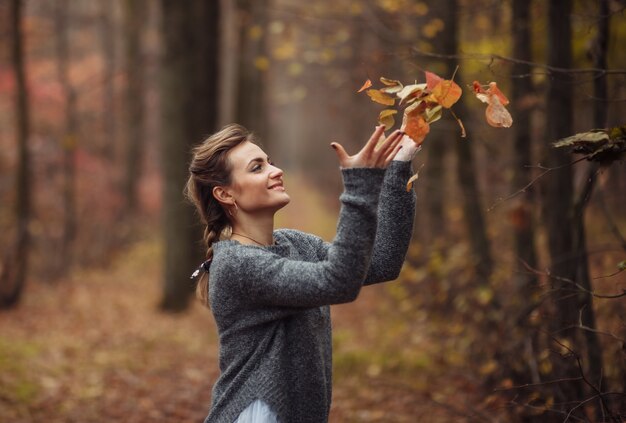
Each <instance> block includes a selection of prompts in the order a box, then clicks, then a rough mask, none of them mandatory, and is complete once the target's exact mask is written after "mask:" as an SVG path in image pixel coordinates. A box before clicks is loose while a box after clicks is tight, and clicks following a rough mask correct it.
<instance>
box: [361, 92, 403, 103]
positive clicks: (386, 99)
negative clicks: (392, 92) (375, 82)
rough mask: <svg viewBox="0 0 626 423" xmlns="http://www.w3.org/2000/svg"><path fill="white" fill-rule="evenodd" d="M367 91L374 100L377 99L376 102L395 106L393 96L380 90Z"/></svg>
mask: <svg viewBox="0 0 626 423" xmlns="http://www.w3.org/2000/svg"><path fill="white" fill-rule="evenodd" d="M366 93H367V95H369V96H370V98H371V99H372V101H375V102H376V103H379V104H384V105H385V106H393V105H394V104H395V103H396V101H395V100H394V99H393V97H391V96H389V95H388V94H385V93H383V92H381V91H380V90H375V89H369V90H367V91H366Z"/></svg>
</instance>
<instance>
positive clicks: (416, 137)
mask: <svg viewBox="0 0 626 423" xmlns="http://www.w3.org/2000/svg"><path fill="white" fill-rule="evenodd" d="M400 129H401V130H403V131H404V132H405V133H406V134H407V135H408V136H409V137H411V139H412V140H413V142H415V144H417V145H422V143H423V142H424V138H426V135H428V133H429V132H430V125H429V124H428V122H426V120H425V119H424V117H423V116H422V113H419V112H418V111H414V112H410V113H406V114H405V115H404V119H403V120H402V127H401V128H400Z"/></svg>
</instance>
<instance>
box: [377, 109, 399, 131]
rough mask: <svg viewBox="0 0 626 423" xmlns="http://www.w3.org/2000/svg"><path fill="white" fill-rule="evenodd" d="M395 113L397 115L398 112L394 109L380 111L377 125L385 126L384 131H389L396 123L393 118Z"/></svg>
mask: <svg viewBox="0 0 626 423" xmlns="http://www.w3.org/2000/svg"><path fill="white" fill-rule="evenodd" d="M396 113H398V111H397V110H394V109H385V110H383V111H381V112H380V114H379V115H378V123H380V124H381V125H385V129H390V128H391V127H393V125H395V123H396V121H395V119H394V118H393V115H395V114H396Z"/></svg>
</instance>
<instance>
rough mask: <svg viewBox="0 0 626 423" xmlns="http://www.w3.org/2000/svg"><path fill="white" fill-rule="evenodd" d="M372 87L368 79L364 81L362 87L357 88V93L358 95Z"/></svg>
mask: <svg viewBox="0 0 626 423" xmlns="http://www.w3.org/2000/svg"><path fill="white" fill-rule="evenodd" d="M371 86H372V81H370V80H369V79H368V80H367V81H365V82H364V83H363V86H362V87H361V88H359V91H357V93H360V92H362V91H365V90H366V89H368V88H369V87H371Z"/></svg>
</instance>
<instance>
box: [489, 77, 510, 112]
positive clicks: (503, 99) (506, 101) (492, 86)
mask: <svg viewBox="0 0 626 423" xmlns="http://www.w3.org/2000/svg"><path fill="white" fill-rule="evenodd" d="M488 91H489V93H490V94H492V95H495V96H496V97H498V100H500V103H502V105H503V106H506V105H507V104H509V99H508V98H506V96H505V95H504V94H503V93H502V91H500V89H499V88H498V84H496V83H495V82H490V83H489V90H488Z"/></svg>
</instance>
